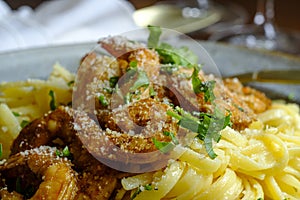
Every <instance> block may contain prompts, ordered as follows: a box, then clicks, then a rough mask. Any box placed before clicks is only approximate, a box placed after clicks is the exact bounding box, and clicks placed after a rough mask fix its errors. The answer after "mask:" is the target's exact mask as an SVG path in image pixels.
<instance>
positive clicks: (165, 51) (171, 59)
mask: <svg viewBox="0 0 300 200" xmlns="http://www.w3.org/2000/svg"><path fill="white" fill-rule="evenodd" d="M148 30H149V32H150V34H149V37H148V47H149V48H151V49H155V51H156V52H157V53H158V54H159V57H160V62H161V63H162V64H172V65H180V66H185V67H192V66H193V65H195V64H197V62H198V56H197V55H196V54H194V53H193V52H192V51H191V50H189V48H187V47H180V48H175V47H173V46H171V45H170V44H167V43H159V38H160V35H161V29H160V27H157V26H148Z"/></svg>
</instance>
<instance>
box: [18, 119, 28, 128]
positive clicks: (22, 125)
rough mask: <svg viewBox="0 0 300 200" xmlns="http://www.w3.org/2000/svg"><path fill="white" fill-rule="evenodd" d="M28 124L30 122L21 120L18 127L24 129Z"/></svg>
mask: <svg viewBox="0 0 300 200" xmlns="http://www.w3.org/2000/svg"><path fill="white" fill-rule="evenodd" d="M29 123H30V122H29V121H27V120H22V122H21V124H20V126H21V128H24V127H25V126H27V125H28V124H29Z"/></svg>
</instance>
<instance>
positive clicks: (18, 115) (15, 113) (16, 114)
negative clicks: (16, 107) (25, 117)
mask: <svg viewBox="0 0 300 200" xmlns="http://www.w3.org/2000/svg"><path fill="white" fill-rule="evenodd" d="M12 113H13V115H14V116H15V117H20V116H21V115H20V113H17V112H14V111H13V112H12Z"/></svg>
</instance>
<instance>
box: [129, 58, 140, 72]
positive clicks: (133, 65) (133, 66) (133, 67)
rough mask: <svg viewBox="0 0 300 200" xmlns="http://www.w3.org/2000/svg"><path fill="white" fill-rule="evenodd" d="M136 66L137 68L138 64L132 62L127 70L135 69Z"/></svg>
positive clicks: (134, 61)
mask: <svg viewBox="0 0 300 200" xmlns="http://www.w3.org/2000/svg"><path fill="white" fill-rule="evenodd" d="M137 66H138V62H137V61H136V60H132V61H130V62H129V69H128V70H130V69H137ZM128 70H127V71H128Z"/></svg>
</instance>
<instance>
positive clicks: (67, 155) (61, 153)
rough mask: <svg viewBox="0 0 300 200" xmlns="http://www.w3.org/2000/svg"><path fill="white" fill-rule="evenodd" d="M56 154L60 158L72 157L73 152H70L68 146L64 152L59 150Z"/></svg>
mask: <svg viewBox="0 0 300 200" xmlns="http://www.w3.org/2000/svg"><path fill="white" fill-rule="evenodd" d="M55 154H56V156H59V157H70V156H71V152H70V151H69V147H68V146H66V147H65V148H64V149H63V150H62V151H60V150H58V149H57V150H56V152H55Z"/></svg>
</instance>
